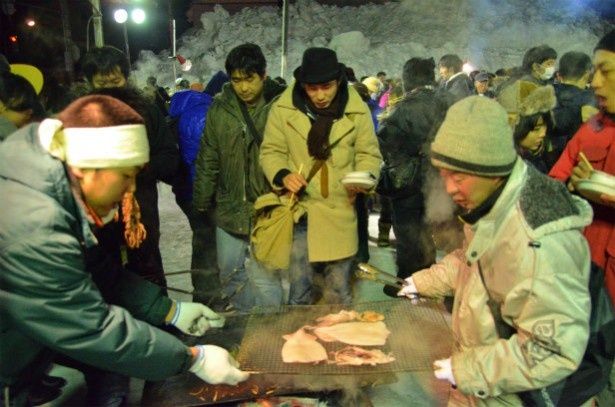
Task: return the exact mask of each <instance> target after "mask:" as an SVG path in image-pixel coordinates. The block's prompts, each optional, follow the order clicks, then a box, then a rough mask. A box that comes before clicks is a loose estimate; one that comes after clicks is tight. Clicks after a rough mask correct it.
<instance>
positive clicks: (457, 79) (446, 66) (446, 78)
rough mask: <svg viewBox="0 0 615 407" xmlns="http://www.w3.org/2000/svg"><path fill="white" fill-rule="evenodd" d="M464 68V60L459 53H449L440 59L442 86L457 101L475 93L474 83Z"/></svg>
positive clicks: (439, 69)
mask: <svg viewBox="0 0 615 407" xmlns="http://www.w3.org/2000/svg"><path fill="white" fill-rule="evenodd" d="M462 69H463V61H462V60H461V58H459V57H458V56H457V55H454V54H447V55H444V56H443V57H442V58H440V61H438V72H439V73H440V78H441V83H440V88H441V89H443V90H446V91H448V92H450V93H451V94H452V95H453V96H454V97H455V101H458V100H461V99H463V98H465V97H466V96H471V95H473V94H474V84H473V83H472V81H471V80H470V78H469V77H468V75H467V74H466V73H465V72H463V70H462Z"/></svg>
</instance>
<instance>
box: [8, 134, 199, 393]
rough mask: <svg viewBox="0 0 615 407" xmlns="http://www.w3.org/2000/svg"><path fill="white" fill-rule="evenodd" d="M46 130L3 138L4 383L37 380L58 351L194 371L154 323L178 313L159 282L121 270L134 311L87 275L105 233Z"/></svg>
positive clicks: (132, 370)
mask: <svg viewBox="0 0 615 407" xmlns="http://www.w3.org/2000/svg"><path fill="white" fill-rule="evenodd" d="M37 129H38V125H29V126H26V127H24V128H22V129H20V130H19V131H18V133H16V134H15V137H10V138H9V139H7V140H6V141H4V142H3V143H2V144H0V195H1V196H3V197H4V198H3V200H4V206H3V209H2V214H1V216H0V270H2V272H1V273H0V385H3V386H4V385H11V386H14V387H21V386H27V384H28V382H33V381H34V382H35V383H36V378H37V376H39V375H40V374H42V373H43V372H44V369H46V368H47V367H48V365H47V364H48V362H49V360H50V355H51V354H52V353H53V352H60V353H63V354H65V355H66V356H69V357H71V358H74V359H76V360H79V361H81V362H83V363H86V364H89V365H92V366H96V367H98V368H101V369H105V370H110V371H114V372H118V373H122V374H125V375H128V376H134V377H140V378H143V379H147V380H160V379H163V378H166V377H169V376H172V375H174V374H178V373H180V372H183V371H185V370H187V369H188V367H189V365H190V362H191V357H190V355H189V352H188V350H187V347H186V346H185V345H184V344H182V342H181V341H179V340H178V339H176V338H174V337H173V336H171V335H170V334H167V333H166V332H163V331H161V330H159V329H156V328H155V327H153V326H151V325H149V324H148V323H147V322H149V323H153V324H162V323H163V321H164V316H165V313H166V312H168V309H169V304H168V299H164V298H163V297H162V294H161V292H160V290H159V289H158V288H156V287H155V286H153V285H150V284H149V283H147V282H144V281H142V280H140V279H139V278H138V277H137V276H134V275H133V274H132V273H128V272H125V273H122V274H120V275H118V274H114V276H115V277H117V278H116V279H114V282H113V284H111V281H106V284H107V285H108V286H107V288H108V289H110V290H112V291H113V294H112V296H113V297H114V299H115V300H116V301H117V303H118V304H122V305H123V306H126V307H127V309H130V310H131V312H132V315H131V312H129V311H127V309H125V308H122V307H120V306H115V305H110V304H108V303H107V302H105V301H104V299H103V296H102V294H101V292H100V291H99V288H98V287H97V285H96V283H95V281H94V280H96V279H97V278H100V276H98V277H96V276H92V275H91V274H90V273H89V272H88V271H86V267H87V266H86V263H88V262H91V261H93V260H94V259H93V258H87V257H88V256H87V255H86V252H89V251H91V250H95V249H96V244H97V241H96V238H95V237H94V234H93V232H92V230H91V228H90V225H89V223H88V220H87V217H86V214H85V211H84V209H83V208H82V206H81V205H80V204H78V203H77V201H76V199H75V196H74V195H73V190H72V187H71V184H70V180H69V178H68V176H67V168H66V167H65V165H64V164H63V163H62V162H60V161H59V160H57V159H55V158H54V157H52V156H51V155H49V154H48V153H47V152H46V151H44V150H43V148H42V146H41V145H40V143H39V141H38V135H37ZM102 254H103V253H102V252H97V255H102ZM103 260H104V259H102V258H101V259H100V261H103ZM100 270H102V269H100ZM110 278H111V277H110V276H109V279H110ZM101 281H102V280H101ZM165 301H166V302H165ZM133 315H134V316H133ZM136 318H141V319H143V320H144V321H147V322H143V321H141V320H139V319H136Z"/></svg>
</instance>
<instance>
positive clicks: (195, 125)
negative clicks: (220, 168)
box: [169, 90, 213, 185]
mask: <svg viewBox="0 0 615 407" xmlns="http://www.w3.org/2000/svg"><path fill="white" fill-rule="evenodd" d="M212 102H213V97H212V96H210V95H208V94H207V93H201V92H197V91H194V90H184V91H180V92H177V93H175V94H174V95H173V96H172V97H171V106H170V107H169V115H170V116H171V117H172V118H173V119H177V120H178V122H177V136H178V144H179V153H180V155H181V159H182V161H183V162H184V163H185V164H186V165H187V166H188V168H189V169H190V183H189V184H190V185H192V183H193V182H194V161H195V160H196V156H197V154H198V152H199V147H200V144H201V137H202V136H203V129H204V128H205V117H206V116H207V111H208V110H209V106H210V105H211V103H212Z"/></svg>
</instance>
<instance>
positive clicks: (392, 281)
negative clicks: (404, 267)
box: [355, 263, 408, 289]
mask: <svg viewBox="0 0 615 407" xmlns="http://www.w3.org/2000/svg"><path fill="white" fill-rule="evenodd" d="M357 267H358V269H357V271H356V272H355V276H357V277H358V278H361V279H364V280H371V281H376V282H378V283H381V284H385V285H390V286H392V287H397V288H398V289H402V288H403V287H404V286H406V285H408V283H407V282H406V281H405V280H403V279H401V278H399V277H397V276H394V275H393V274H389V273H387V272H385V271H382V270H380V269H379V268H377V267H374V266H372V265H371V264H367V263H359V264H358V265H357Z"/></svg>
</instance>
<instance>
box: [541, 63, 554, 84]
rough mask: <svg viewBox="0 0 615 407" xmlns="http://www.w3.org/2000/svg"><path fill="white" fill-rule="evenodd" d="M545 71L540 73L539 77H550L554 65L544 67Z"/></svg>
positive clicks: (543, 78)
mask: <svg viewBox="0 0 615 407" xmlns="http://www.w3.org/2000/svg"><path fill="white" fill-rule="evenodd" d="M544 69H545V71H544V72H543V73H542V75H540V79H542V80H545V81H546V80H547V79H549V78H551V77H552V76H553V74H554V73H555V67H554V66H550V67H548V68H544Z"/></svg>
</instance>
